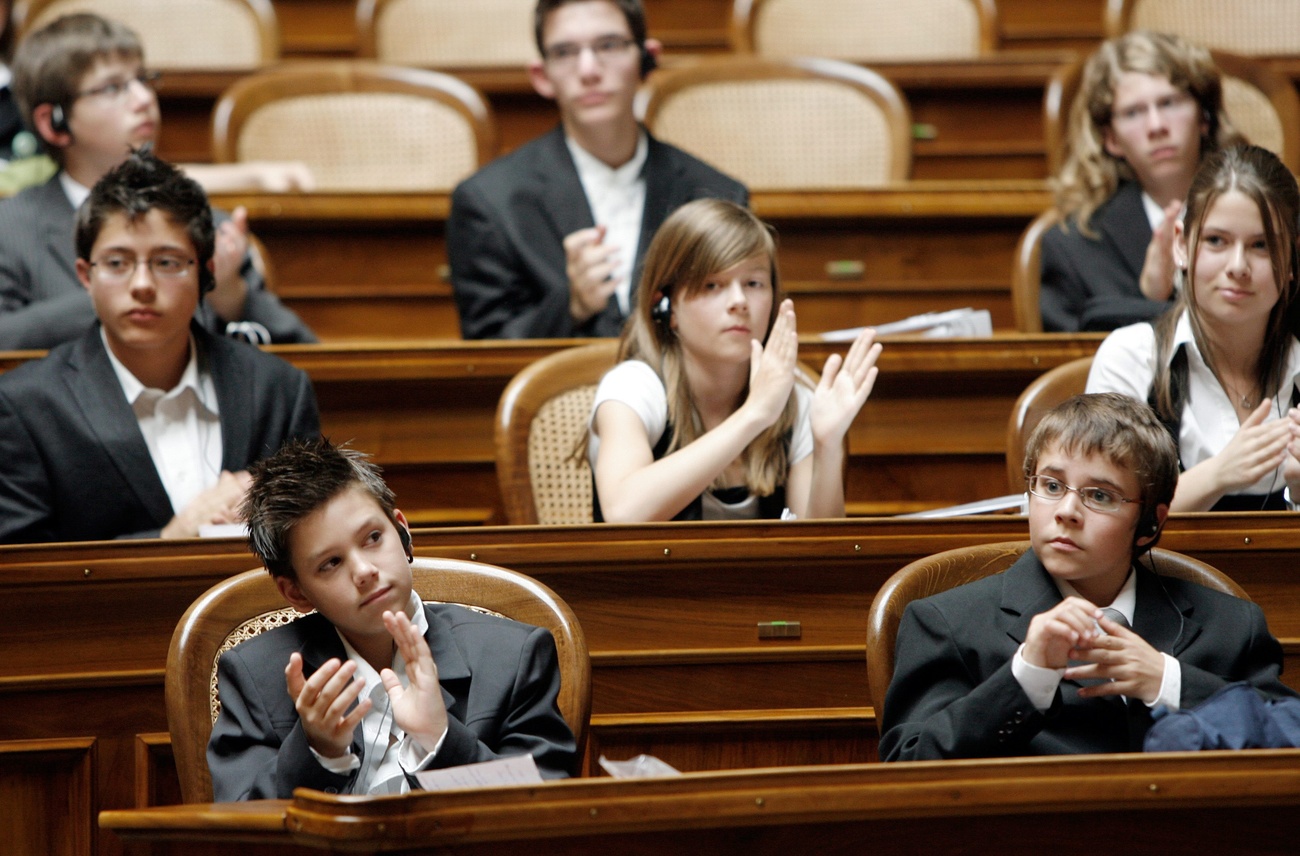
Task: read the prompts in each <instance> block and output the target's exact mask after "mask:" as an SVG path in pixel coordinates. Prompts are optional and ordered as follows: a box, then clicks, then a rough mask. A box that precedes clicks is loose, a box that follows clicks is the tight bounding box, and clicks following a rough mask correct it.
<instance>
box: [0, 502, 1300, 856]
mask: <svg viewBox="0 0 1300 856" xmlns="http://www.w3.org/2000/svg"><path fill="white" fill-rule="evenodd" d="M1024 537H1026V528H1025V521H1024V520H1023V518H1016V517H984V518H964V519H961V518H958V519H952V520H942V521H921V520H896V519H876V520H842V521H826V522H812V521H808V522H794V523H784V524H782V523H696V524H650V525H642V526H613V525H605V526H577V527H490V528H482V527H466V528H456V529H423V530H417V531H416V532H415V536H414V543H415V551H416V552H417V553H418V554H420V555H430V556H435V555H436V556H445V557H449V558H464V559H472V560H475V561H484V562H490V563H493V564H498V565H502V566H504V567H509V568H512V569H515V570H519V571H521V572H523V573H526V574H528V575H530V576H532V577H534V578H536V579H538V580H540V581H541V582H543V583H545V584H546V585H547V586H549V587H550V588H551V589H553V590H554V591H555V592H556V593H558V594H559V595H560V596H561V597H562V598H564V600H565V601H566V602H567V603H568V604H569V605H570V606H571V607H572V608H573V610H574V612H575V614H577V616H578V618H579V621H581V623H582V625H583V629H584V633H585V634H586V637H587V641H588V646H589V650H590V652H591V657H592V693H593V699H592V701H593V717H592V723H591V729H590V734H591V746H592V756H593V758H594V757H595V756H598V755H599V754H600V753H601V752H604V753H605V754H607V755H609V756H610V757H615V758H622V757H627V756H629V755H631V754H635V753H637V752H651V753H653V754H655V755H657V756H659V757H661V758H663V759H664V760H666V761H668V762H669V763H671V764H673V765H674V766H676V767H678V769H681V770H708V769H719V768H721V767H726V766H745V765H753V766H769V765H783V764H809V763H824V762H827V761H845V760H863V761H866V760H873V759H874V758H875V757H876V754H875V753H876V738H875V734H874V730H873V725H874V712H873V711H872V710H871V707H870V692H869V689H870V688H869V686H868V684H867V674H866V666H865V661H864V658H865V639H866V621H867V608H868V606H869V604H870V603H871V599H872V597H873V596H874V594H875V592H876V591H877V590H878V589H879V588H880V586H881V585H882V584H883V582H884V581H885V580H886V579H888V577H889V576H890V575H891V574H892V573H893V572H894V571H896V570H898V569H899V568H901V567H902V566H903V565H905V564H907V563H909V562H911V561H913V560H914V559H916V558H919V557H921V556H925V555H929V554H931V553H934V552H938V551H941V550H946V549H950V548H953V547H959V546H964V545H968V544H976V543H988V542H991V541H1005V540H1016V539H1023V538H1024ZM1162 546H1165V547H1168V548H1170V549H1173V550H1177V551H1180V552H1185V553H1188V554H1190V555H1193V556H1195V557H1196V558H1199V559H1202V560H1203V561H1206V562H1209V563H1211V564H1213V565H1215V566H1216V567H1218V568H1220V569H1222V570H1223V571H1225V572H1226V573H1228V574H1229V575H1230V576H1232V577H1233V578H1234V579H1235V580H1237V582H1238V583H1240V584H1241V585H1242V586H1243V587H1244V588H1245V589H1246V591H1247V592H1248V593H1249V594H1250V596H1251V597H1252V598H1253V599H1254V600H1255V601H1256V602H1258V603H1259V604H1260V605H1261V607H1262V608H1263V609H1264V612H1265V614H1266V615H1267V617H1268V619H1269V623H1270V627H1271V628H1272V630H1273V632H1274V633H1275V634H1276V635H1277V636H1278V637H1279V638H1280V639H1281V640H1282V642H1283V645H1284V649H1285V652H1286V657H1287V666H1288V669H1287V671H1286V672H1285V673H1284V678H1285V679H1286V680H1287V681H1289V682H1290V683H1291V685H1293V686H1297V685H1300V586H1297V583H1296V580H1295V572H1294V567H1295V556H1296V555H1297V552H1300V518H1298V517H1297V516H1296V515H1293V514H1286V513H1271V514H1258V513H1257V514H1200V515H1175V516H1174V517H1173V518H1172V519H1171V521H1170V523H1169V525H1168V526H1167V527H1166V531H1165V534H1164V536H1163V538H1162ZM255 564H256V560H255V559H254V558H253V557H252V556H251V555H250V554H249V553H248V552H247V548H246V546H245V545H244V543H243V542H242V541H240V540H237V539H213V540H194V541H170V542H163V541H154V542H99V543H87V544H50V545H33V546H6V547H0V735H3V737H2V738H0V790H3V789H5V788H13V789H16V790H23V791H24V792H26V791H28V790H30V791H31V792H32V793H33V794H36V795H38V796H35V797H33V799H39V800H44V801H46V802H51V801H52V802H54V803H58V802H59V801H60V800H64V799H67V800H69V801H74V803H75V800H77V799H81V798H82V797H80V796H78V794H79V793H80V791H79V790H78V789H84V788H90V789H91V797H90V798H89V800H88V804H90V805H97V806H98V807H100V808H127V807H130V806H133V805H137V806H138V805H147V804H151V803H156V802H164V801H173V800H175V799H178V796H179V793H178V791H177V786H176V782H175V772H174V769H173V767H172V764H171V756H170V747H169V745H168V742H167V738H166V733H165V732H166V728H167V725H166V721H165V716H164V713H163V711H164V707H163V668H164V664H165V661H166V653H167V646H168V643H169V640H170V638H171V633H172V629H173V627H174V626H175V623H176V622H177V621H178V620H179V618H180V616H181V614H182V613H183V611H184V610H185V609H186V608H187V607H188V605H189V603H190V602H192V601H193V600H194V599H196V598H197V597H198V596H199V595H200V594H202V593H203V592H204V591H205V590H206V589H207V588H208V587H210V586H211V585H213V584H214V583H216V582H218V581H219V580H221V579H224V578H225V577H227V576H229V575H230V574H232V573H235V572H238V571H242V570H246V569H248V568H250V567H253V566H255ZM52 615H56V616H58V619H59V620H58V621H57V622H53V621H50V620H49V616H52ZM770 621H785V622H799V626H800V630H801V633H800V636H799V637H798V638H783V639H763V638H761V637H760V635H759V623H760V622H770ZM65 627H76V628H77V629H78V632H76V633H67V632H64V631H62V630H61V629H60V628H65ZM36 741H72V743H71V744H70V745H72V746H73V749H74V750H75V751H73V753H72V755H70V756H69V761H68V763H72V762H73V761H75V762H76V763H75V764H73V767H74V768H75V769H76V770H77V771H78V772H76V774H75V775H73V774H72V773H57V774H56V773H51V774H50V776H49V777H46V778H43V779H39V780H37V781H36V782H33V778H32V777H33V775H34V774H33V772H32V769H33V768H31V767H30V765H28V764H27V763H26V761H21V762H20V763H11V764H8V765H5V764H4V763H3V758H4V757H6V756H5V755H4V753H5V752H8V753H11V754H12V757H14V758H19V759H21V758H23V753H24V752H30V751H31V749H32V747H33V746H35V745H37V743H36ZM77 741H81V742H77ZM87 746H88V747H91V748H90V750H88V751H83V749H79V748H77V747H87ZM83 755H84V756H86V757H84V758H83V757H82V756H83ZM78 764H91V765H92V766H90V767H88V768H85V767H80V766H77V765H78ZM51 769H56V768H51ZM65 769H66V768H65ZM588 769H589V770H591V771H594V764H593V763H589V764H588ZM56 772H57V771H56ZM40 775H42V776H44V775H45V774H44V773H41V774H40ZM65 791H67V793H66V794H65ZM39 816H40V817H42V818H44V820H43V821H42V822H41V823H40V824H35V825H33V827H32V829H33V831H32V834H33V835H37V834H39V835H44V836H46V837H47V838H51V837H57V836H61V835H64V834H65V833H66V829H67V827H66V824H67V823H69V822H72V821H68V820H67V818H66V817H65V816H64V815H62V814H58V813H53V814H49V815H39ZM118 847H119V844H118V843H117V842H116V840H115V839H112V838H110V837H104V836H101V837H100V839H99V851H98V852H99V853H101V854H116V853H119V852H121V851H120V850H119V849H118ZM56 849H57V848H56ZM47 851H48V848H36V849H34V850H33V851H32V852H47ZM68 852H74V853H85V852H89V851H88V850H85V849H72V850H70V851H68Z"/></svg>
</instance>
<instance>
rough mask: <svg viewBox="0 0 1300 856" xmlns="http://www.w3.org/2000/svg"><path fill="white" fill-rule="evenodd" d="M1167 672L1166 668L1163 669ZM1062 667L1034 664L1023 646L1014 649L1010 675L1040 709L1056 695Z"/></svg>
mask: <svg viewBox="0 0 1300 856" xmlns="http://www.w3.org/2000/svg"><path fill="white" fill-rule="evenodd" d="M1165 671H1166V672H1168V670H1167V669H1166V670H1165ZM1064 672H1065V670H1064V669H1047V668H1044V667H1042V666H1035V665H1034V664H1033V663H1031V662H1029V661H1028V660H1026V659H1025V646H1024V645H1023V644H1021V646H1020V647H1019V648H1017V649H1016V656H1014V657H1012V658H1011V675H1012V676H1013V677H1014V678H1015V679H1016V683H1018V684H1020V688H1021V689H1022V690H1024V691H1025V695H1027V696H1029V701H1030V703H1031V704H1032V705H1033V706H1034V707H1035V708H1037V709H1038V710H1040V711H1043V710H1047V709H1048V708H1049V707H1051V706H1052V699H1053V698H1055V697H1056V688H1057V687H1059V686H1060V685H1061V675H1062V674H1063V673H1064Z"/></svg>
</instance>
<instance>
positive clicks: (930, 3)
mask: <svg viewBox="0 0 1300 856" xmlns="http://www.w3.org/2000/svg"><path fill="white" fill-rule="evenodd" d="M997 38H998V11H997V6H996V5H995V4H994V2H993V0H911V2H908V3H894V2H889V0H736V2H735V5H734V6H733V7H732V17H731V44H732V47H733V48H734V49H735V50H736V52H738V53H756V54H760V55H762V56H768V57H795V56H820V57H829V58H831V59H842V60H848V61H850V62H898V61H908V60H912V61H922V60H936V59H964V58H968V57H974V56H979V55H980V54H986V53H992V52H993V51H994V50H995V49H996V47H997Z"/></svg>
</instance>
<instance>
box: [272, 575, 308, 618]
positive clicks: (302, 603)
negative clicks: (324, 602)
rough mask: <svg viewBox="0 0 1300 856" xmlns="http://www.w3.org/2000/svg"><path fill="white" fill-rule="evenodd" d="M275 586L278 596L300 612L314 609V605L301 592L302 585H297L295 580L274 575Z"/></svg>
mask: <svg viewBox="0 0 1300 856" xmlns="http://www.w3.org/2000/svg"><path fill="white" fill-rule="evenodd" d="M275 587H276V588H277V589H279V591H280V596H281V597H283V598H284V599H285V600H286V601H288V602H289V605H290V606H292V607H293V608H294V609H296V610H298V611H299V612H301V613H304V614H305V613H308V612H311V611H312V610H313V609H315V608H316V607H315V605H314V604H312V602H311V601H310V600H308V599H307V595H305V594H303V591H302V587H301V586H299V585H298V581H297V580H291V579H289V578H288V577H276V578H275Z"/></svg>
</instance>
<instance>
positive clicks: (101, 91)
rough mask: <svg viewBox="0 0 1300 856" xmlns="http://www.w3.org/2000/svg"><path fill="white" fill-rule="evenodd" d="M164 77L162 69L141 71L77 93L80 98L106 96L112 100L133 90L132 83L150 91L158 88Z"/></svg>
mask: <svg viewBox="0 0 1300 856" xmlns="http://www.w3.org/2000/svg"><path fill="white" fill-rule="evenodd" d="M161 78H162V72H161V71H143V70H142V71H139V72H137V73H135V74H134V75H132V76H130V77H127V78H125V79H122V80H110V81H109V82H108V83H102V84H100V85H99V86H96V87H94V88H92V89H85V90H82V91H81V92H78V93H77V97H78V98H98V97H100V96H104V97H105V98H108V99H110V100H116V99H118V98H121V97H122V96H123V95H125V94H126V93H127V92H130V91H131V84H132V83H138V84H140V85H141V86H143V87H144V88H145V89H147V90H149V91H150V92H154V91H156V90H157V88H158V81H159V80H160V79H161Z"/></svg>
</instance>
